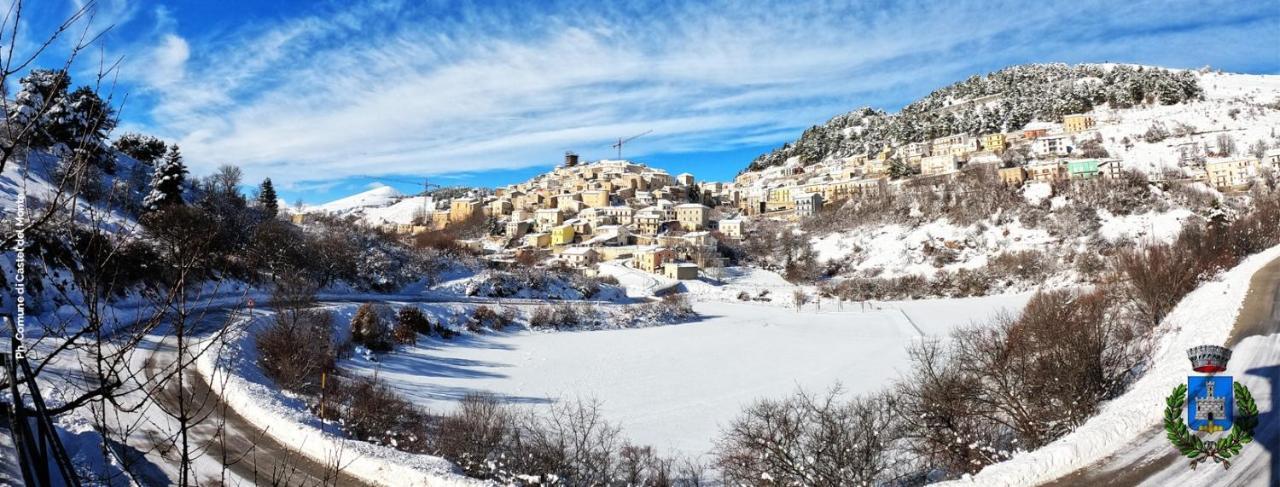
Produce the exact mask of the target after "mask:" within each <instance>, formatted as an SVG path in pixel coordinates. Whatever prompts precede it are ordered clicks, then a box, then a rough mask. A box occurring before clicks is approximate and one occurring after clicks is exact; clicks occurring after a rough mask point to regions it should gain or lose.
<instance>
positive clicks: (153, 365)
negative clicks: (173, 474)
mask: <svg viewBox="0 0 1280 487" xmlns="http://www.w3.org/2000/svg"><path fill="white" fill-rule="evenodd" d="M226 321H227V315H226V313H221V312H219V313H210V314H208V315H207V316H205V317H204V319H203V320H202V323H200V324H198V325H197V329H196V330H194V331H195V334H196V335H208V334H209V333H212V332H213V331H212V328H211V327H217V326H220V325H221V324H223V323H226ZM201 328H203V329H201ZM175 344H176V341H175V339H174V338H173V337H165V338H164V340H163V341H162V342H161V343H159V344H158V345H157V346H155V348H154V350H153V351H152V353H151V354H150V356H149V357H148V358H147V366H146V369H145V370H144V373H145V374H146V376H147V377H148V378H149V379H154V378H156V377H157V376H161V375H164V374H167V373H172V370H171V369H172V368H173V363H174V361H176V360H177V353H176V351H175V350H176V348H175V347H176V345H175ZM179 390H180V389H179V383H178V382H177V381H174V380H170V381H169V382H168V384H167V387H166V388H165V390H163V391H159V392H158V393H156V394H155V395H154V397H155V399H156V400H157V402H158V404H159V406H160V407H161V408H162V409H165V410H168V411H177V410H178V408H179V405H178V398H179V392H178V391H179ZM181 390H185V391H186V397H188V398H193V399H191V400H193V401H194V400H197V399H196V398H199V399H198V400H199V401H201V402H202V404H201V405H200V408H199V410H198V411H195V412H193V413H191V414H193V415H194V416H195V417H200V418H204V419H203V420H202V421H201V422H200V424H199V425H198V426H197V427H196V428H195V429H194V430H193V431H192V440H191V441H192V444H193V445H199V446H198V450H199V451H201V452H202V455H203V456H204V457H205V458H208V459H212V460H214V461H216V462H217V463H218V464H220V465H222V464H225V465H227V468H228V469H229V470H230V472H231V473H232V474H233V478H238V479H240V480H242V481H244V482H246V483H251V484H253V485H264V484H266V485H290V486H293V485H297V486H317V485H318V486H326V485H333V486H339V485H340V486H347V485H352V486H357V485H365V483H364V482H362V481H360V480H359V479H357V478H355V477H352V476H351V475H348V474H346V473H343V472H340V471H335V469H334V468H333V467H331V466H328V465H324V464H321V463H319V462H316V461H315V460H313V459H311V458H308V457H307V456H305V455H302V454H300V453H299V452H298V451H297V446H296V445H286V444H283V443H280V442H279V441H276V440H275V438H273V437H272V436H271V435H269V434H267V433H268V431H266V430H264V429H263V428H261V427H259V426H257V425H254V424H252V423H250V422H249V421H247V420H245V418H243V417H241V416H240V415H239V414H237V413H236V411H235V410H233V409H231V408H229V407H224V404H223V402H222V401H221V400H220V398H219V393H218V392H217V391H215V390H213V389H212V388H211V387H210V384H209V383H208V382H207V381H206V380H205V378H204V377H203V376H201V375H200V374H199V373H197V372H196V371H195V370H191V369H188V370H187V371H186V372H185V374H184V380H183V381H182V389H181ZM205 398H207V399H205ZM219 424H221V425H222V427H223V429H224V430H225V431H224V432H222V433H221V435H219V432H218V431H217V430H216V425H219ZM200 477H201V478H208V475H201V476H200Z"/></svg>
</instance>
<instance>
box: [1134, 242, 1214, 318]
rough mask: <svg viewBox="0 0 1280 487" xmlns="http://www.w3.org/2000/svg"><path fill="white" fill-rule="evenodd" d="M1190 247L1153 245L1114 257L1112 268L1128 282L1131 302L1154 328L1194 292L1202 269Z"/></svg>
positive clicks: (1199, 260)
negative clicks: (1184, 297) (1184, 298)
mask: <svg viewBox="0 0 1280 487" xmlns="http://www.w3.org/2000/svg"><path fill="white" fill-rule="evenodd" d="M1190 250H1191V249H1190V248H1189V245H1187V244H1184V245H1169V244H1152V245H1148V246H1146V247H1144V248H1140V249H1126V250H1121V251H1120V252H1118V253H1116V255H1115V257H1114V258H1113V262H1112V266H1113V267H1114V268H1115V269H1116V270H1118V271H1119V272H1120V273H1121V274H1122V275H1123V276H1124V277H1125V278H1126V281H1127V284H1128V286H1127V287H1126V289H1127V290H1128V292H1129V296H1130V298H1131V299H1132V300H1133V302H1134V304H1135V305H1136V306H1137V307H1138V309H1139V310H1140V311H1141V313H1142V314H1143V315H1144V316H1145V317H1146V319H1147V323H1148V324H1149V325H1151V326H1155V325H1157V324H1159V323H1160V321H1161V320H1163V319H1164V317H1165V315H1167V314H1169V312H1170V311H1172V310H1173V307H1174V306H1176V305H1177V304H1178V301H1180V300H1181V299H1182V297H1183V296H1186V295H1187V293H1190V292H1191V291H1192V290H1194V289H1195V288H1196V285H1197V284H1198V283H1199V281H1200V275H1201V272H1202V269H1203V265H1204V263H1203V261H1202V259H1201V255H1203V254H1197V253H1193V252H1192V251H1190Z"/></svg>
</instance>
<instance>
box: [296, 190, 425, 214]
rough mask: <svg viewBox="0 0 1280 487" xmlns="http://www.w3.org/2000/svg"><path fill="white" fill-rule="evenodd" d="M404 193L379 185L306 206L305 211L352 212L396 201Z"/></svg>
mask: <svg viewBox="0 0 1280 487" xmlns="http://www.w3.org/2000/svg"><path fill="white" fill-rule="evenodd" d="M403 197H404V195H403V194H401V193H400V192H399V191H396V189H395V188H392V187H390V186H378V187H376V188H373V189H370V190H367V191H364V192H360V193H356V194H353V195H351V196H347V197H345V198H340V199H336V200H333V201H330V202H328V203H325V204H322V205H317V206H312V207H306V209H305V211H314V212H324V213H350V212H353V211H355V210H359V209H361V208H369V207H382V206H387V205H390V204H391V203H394V202H396V201H397V200H399V199H400V198H403Z"/></svg>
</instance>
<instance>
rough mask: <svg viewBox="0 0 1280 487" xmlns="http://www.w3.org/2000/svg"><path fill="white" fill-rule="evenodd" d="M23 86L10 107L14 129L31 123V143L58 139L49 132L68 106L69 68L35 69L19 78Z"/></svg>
mask: <svg viewBox="0 0 1280 487" xmlns="http://www.w3.org/2000/svg"><path fill="white" fill-rule="evenodd" d="M18 85H19V86H20V89H19V90H18V93H17V95H15V96H14V99H13V105H12V106H10V107H9V113H7V114H6V115H7V116H8V119H9V123H10V124H11V125H13V126H15V129H22V128H26V127H29V129H27V130H30V132H31V137H30V140H31V145H32V146H33V147H35V148H40V149H43V148H46V147H49V146H52V145H53V144H54V142H55V140H54V137H53V135H52V134H51V133H50V132H51V129H52V128H53V126H54V121H55V120H58V119H60V118H62V114H63V111H64V110H65V108H66V106H65V101H66V97H67V87H68V86H70V85H71V77H70V76H67V72H66V71H62V70H51V69H33V70H31V73H29V74H27V75H26V76H23V77H22V79H21V80H19V81H18Z"/></svg>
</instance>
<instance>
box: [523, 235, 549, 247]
mask: <svg viewBox="0 0 1280 487" xmlns="http://www.w3.org/2000/svg"><path fill="white" fill-rule="evenodd" d="M524 244H525V245H528V246H530V247H538V248H543V247H546V246H548V245H551V234H549V233H547V232H538V233H530V234H528V235H525V236H524Z"/></svg>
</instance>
